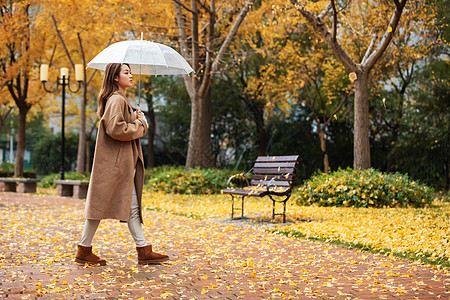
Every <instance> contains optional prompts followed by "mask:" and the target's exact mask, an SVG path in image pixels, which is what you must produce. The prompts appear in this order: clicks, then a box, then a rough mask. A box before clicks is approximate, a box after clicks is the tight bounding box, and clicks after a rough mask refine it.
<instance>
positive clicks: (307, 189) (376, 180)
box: [294, 168, 434, 207]
mask: <svg viewBox="0 0 450 300" xmlns="http://www.w3.org/2000/svg"><path fill="white" fill-rule="evenodd" d="M433 193H434V190H433V188H430V187H428V186H426V185H424V184H420V183H418V182H416V181H413V180H411V179H410V178H409V177H408V175H403V174H399V173H392V174H385V173H382V172H380V171H377V170H375V169H360V170H353V169H350V168H347V169H345V170H341V169H339V170H337V171H335V172H332V173H331V174H324V173H319V174H317V175H315V176H312V177H311V178H310V180H308V181H307V182H306V183H305V184H304V185H302V186H301V187H300V188H298V190H297V191H296V192H295V195H294V197H295V199H296V201H297V203H298V204H300V205H310V204H316V205H319V206H344V207H410V206H412V207H426V206H429V205H430V204H431V202H432V201H433Z"/></svg>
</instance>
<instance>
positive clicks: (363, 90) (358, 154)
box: [353, 72, 370, 169]
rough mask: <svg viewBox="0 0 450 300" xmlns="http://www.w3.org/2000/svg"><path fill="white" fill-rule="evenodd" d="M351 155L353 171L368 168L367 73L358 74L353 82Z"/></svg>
mask: <svg viewBox="0 0 450 300" xmlns="http://www.w3.org/2000/svg"><path fill="white" fill-rule="evenodd" d="M353 155H354V161H353V167H354V168H355V169H368V168H370V141H369V74H368V72H360V73H358V79H357V80H356V81H355V115H354V141H353Z"/></svg>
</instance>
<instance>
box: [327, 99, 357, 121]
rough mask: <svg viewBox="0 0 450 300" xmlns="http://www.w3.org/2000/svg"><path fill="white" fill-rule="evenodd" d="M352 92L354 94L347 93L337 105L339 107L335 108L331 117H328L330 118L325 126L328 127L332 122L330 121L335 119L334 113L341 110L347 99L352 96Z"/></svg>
mask: <svg viewBox="0 0 450 300" xmlns="http://www.w3.org/2000/svg"><path fill="white" fill-rule="evenodd" d="M351 94H352V93H347V94H346V95H345V97H344V99H342V100H341V102H339V104H338V106H337V107H336V108H335V109H334V111H333V112H332V113H331V115H330V117H329V118H328V120H327V121H326V122H325V123H324V126H325V127H327V126H328V125H329V124H330V122H331V120H332V119H333V117H334V115H335V114H337V113H338V112H339V111H340V110H341V108H342V106H343V105H344V103H345V102H346V101H347V99H348V98H349V96H350V95H351Z"/></svg>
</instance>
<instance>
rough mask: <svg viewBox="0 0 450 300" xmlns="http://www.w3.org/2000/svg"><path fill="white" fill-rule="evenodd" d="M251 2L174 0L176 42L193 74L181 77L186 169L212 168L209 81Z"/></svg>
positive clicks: (217, 69)
mask: <svg viewBox="0 0 450 300" xmlns="http://www.w3.org/2000/svg"><path fill="white" fill-rule="evenodd" d="M252 3H253V1H252V0H250V1H244V2H242V1H230V2H221V3H220V5H217V4H216V1H215V0H211V1H209V3H208V2H199V1H196V0H191V1H181V0H174V1H173V4H174V8H175V13H176V22H177V27H178V42H179V45H180V49H181V54H182V55H183V56H184V57H185V58H188V59H189V61H190V63H191V66H192V68H193V69H194V71H195V74H193V75H191V76H184V82H185V85H186V89H187V91H188V94H189V97H190V99H191V125H190V134H189V145H188V153H187V159H186V169H190V168H194V167H202V168H207V167H212V166H213V161H212V147H211V119H212V115H211V111H212V107H211V106H212V105H211V82H212V80H213V78H214V75H215V74H216V73H217V72H218V71H219V70H220V64H221V63H222V60H223V59H224V56H225V54H226V52H227V51H228V49H229V47H230V45H231V43H232V41H233V39H234V37H235V36H236V34H237V32H238V29H239V27H240V26H241V24H242V22H243V21H244V19H245V17H246V15H247V14H248V12H249V11H250V7H251V5H252Z"/></svg>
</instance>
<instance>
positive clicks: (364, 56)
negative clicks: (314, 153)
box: [290, 0, 408, 168]
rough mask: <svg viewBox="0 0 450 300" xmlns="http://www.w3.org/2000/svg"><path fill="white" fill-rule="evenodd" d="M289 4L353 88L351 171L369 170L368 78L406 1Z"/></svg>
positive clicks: (301, 0) (300, 0) (302, 0)
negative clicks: (320, 42) (345, 72)
mask: <svg viewBox="0 0 450 300" xmlns="http://www.w3.org/2000/svg"><path fill="white" fill-rule="evenodd" d="M290 2H291V3H292V5H293V6H294V7H295V8H296V9H297V10H298V12H299V13H300V14H301V15H302V17H303V18H305V19H306V20H307V21H308V22H309V23H310V24H311V25H312V26H313V27H314V30H315V32H316V33H317V34H318V35H320V37H321V38H322V39H323V41H324V43H326V45H327V46H328V47H329V48H330V49H331V51H332V52H333V54H334V55H335V56H336V58H337V59H338V60H339V61H340V62H341V63H342V64H343V65H344V67H345V69H346V70H347V72H348V73H349V77H350V79H351V80H352V82H353V84H354V87H355V101H354V147H353V148H354V167H355V168H369V167H370V166H371V161H370V142H369V103H368V98H369V84H370V75H371V71H372V69H373V68H374V67H375V65H376V64H377V62H379V60H380V58H381V57H382V56H383V54H384V52H385V50H386V49H387V47H388V46H389V44H390V42H391V40H392V39H393V37H394V34H395V32H396V30H397V27H398V26H399V24H400V18H401V16H402V14H403V11H404V8H405V6H406V4H407V2H408V1H407V0H393V1H381V2H379V1H348V0H344V1H335V0H330V1H328V0H327V1H305V0H290ZM402 30H408V28H403V29H402Z"/></svg>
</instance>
